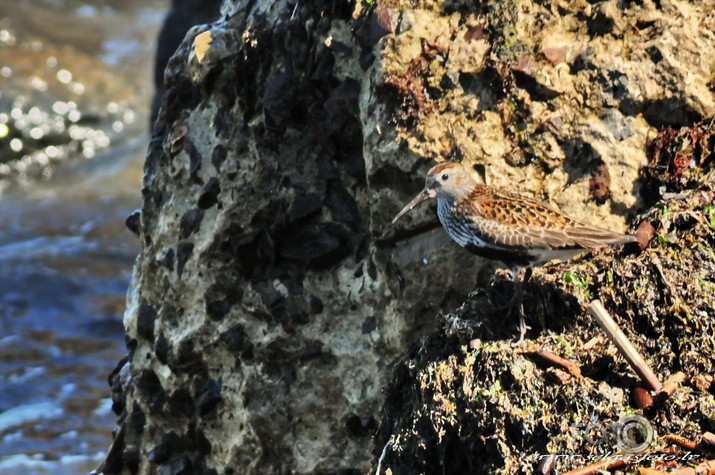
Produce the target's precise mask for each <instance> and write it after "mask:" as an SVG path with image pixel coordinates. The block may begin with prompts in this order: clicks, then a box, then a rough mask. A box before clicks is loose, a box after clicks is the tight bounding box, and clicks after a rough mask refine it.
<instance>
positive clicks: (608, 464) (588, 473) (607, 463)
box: [562, 459, 627, 475]
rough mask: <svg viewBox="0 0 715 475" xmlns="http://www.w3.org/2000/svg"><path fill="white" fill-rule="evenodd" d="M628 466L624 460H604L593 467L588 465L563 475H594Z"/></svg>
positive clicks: (593, 464)
mask: <svg viewBox="0 0 715 475" xmlns="http://www.w3.org/2000/svg"><path fill="white" fill-rule="evenodd" d="M626 465H627V462H626V461H625V460H623V459H620V460H602V461H600V462H596V463H592V464H591V465H586V466H585V467H580V468H577V469H574V470H570V471H568V472H566V473H564V474H562V475H594V474H596V473H598V472H599V471H601V470H610V469H613V468H621V467H624V466H626Z"/></svg>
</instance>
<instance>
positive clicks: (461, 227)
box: [437, 199, 487, 247]
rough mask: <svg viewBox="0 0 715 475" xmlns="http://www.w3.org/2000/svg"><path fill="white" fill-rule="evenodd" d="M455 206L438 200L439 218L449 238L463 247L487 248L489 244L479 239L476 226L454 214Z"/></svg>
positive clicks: (449, 202)
mask: <svg viewBox="0 0 715 475" xmlns="http://www.w3.org/2000/svg"><path fill="white" fill-rule="evenodd" d="M453 205H454V204H453V202H451V201H449V200H445V199H440V200H437V216H438V217H439V220H440V222H441V223H442V227H444V230H445V231H447V234H449V237H451V238H452V239H453V240H454V241H455V242H456V243H457V244H459V245H460V246H462V247H485V246H486V245H487V243H486V242H484V241H482V240H481V239H479V237H477V235H476V233H475V229H474V225H473V224H470V223H469V222H468V221H467V219H465V217H464V216H462V215H461V214H459V213H455V212H453Z"/></svg>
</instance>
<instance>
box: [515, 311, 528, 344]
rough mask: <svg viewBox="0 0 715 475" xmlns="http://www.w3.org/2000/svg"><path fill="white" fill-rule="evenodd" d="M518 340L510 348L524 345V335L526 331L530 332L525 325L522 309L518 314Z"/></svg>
mask: <svg viewBox="0 0 715 475" xmlns="http://www.w3.org/2000/svg"><path fill="white" fill-rule="evenodd" d="M518 328H519V339H518V340H516V341H514V342H513V343H512V344H511V346H520V345H522V344H524V336H525V335H526V331H527V330H531V327H530V326H528V325H527V324H526V320H524V311H523V309H522V310H521V311H520V312H519V326H518Z"/></svg>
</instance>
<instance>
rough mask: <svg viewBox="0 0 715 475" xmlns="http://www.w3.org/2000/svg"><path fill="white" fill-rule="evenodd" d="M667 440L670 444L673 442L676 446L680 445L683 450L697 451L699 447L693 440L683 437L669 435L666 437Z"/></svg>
mask: <svg viewBox="0 0 715 475" xmlns="http://www.w3.org/2000/svg"><path fill="white" fill-rule="evenodd" d="M665 440H667V441H668V442H672V443H674V444H676V445H679V446H681V447H682V448H684V449H688V450H695V449H696V448H697V445H698V444H696V443H695V442H693V441H692V440H689V439H686V438H685V437H683V436H682V435H675V434H668V435H666V436H665Z"/></svg>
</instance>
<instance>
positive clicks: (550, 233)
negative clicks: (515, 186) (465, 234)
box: [465, 192, 635, 249]
mask: <svg viewBox="0 0 715 475" xmlns="http://www.w3.org/2000/svg"><path fill="white" fill-rule="evenodd" d="M465 203H469V204H468V205H467V206H466V208H467V209H468V210H469V211H468V212H469V214H470V215H471V217H472V220H473V222H474V225H475V227H476V228H477V231H478V233H479V234H480V235H482V236H483V240H484V241H486V242H488V243H490V244H493V245H497V246H508V247H516V248H521V249H578V248H594V247H602V246H606V245H615V244H623V243H626V242H631V241H633V240H635V238H634V237H633V236H626V235H623V234H619V233H614V232H612V231H609V230H606V229H601V228H598V227H596V226H591V225H588V224H583V223H579V222H578V221H576V220H574V219H571V218H569V217H568V216H567V215H565V214H564V213H562V212H560V211H557V210H555V209H552V208H550V207H549V206H547V205H545V204H543V203H540V202H539V201H536V200H532V199H529V198H524V197H522V196H519V195H513V194H511V193H503V192H499V193H497V192H492V194H491V195H490V196H484V195H482V196H481V197H476V199H470V200H465Z"/></svg>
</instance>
